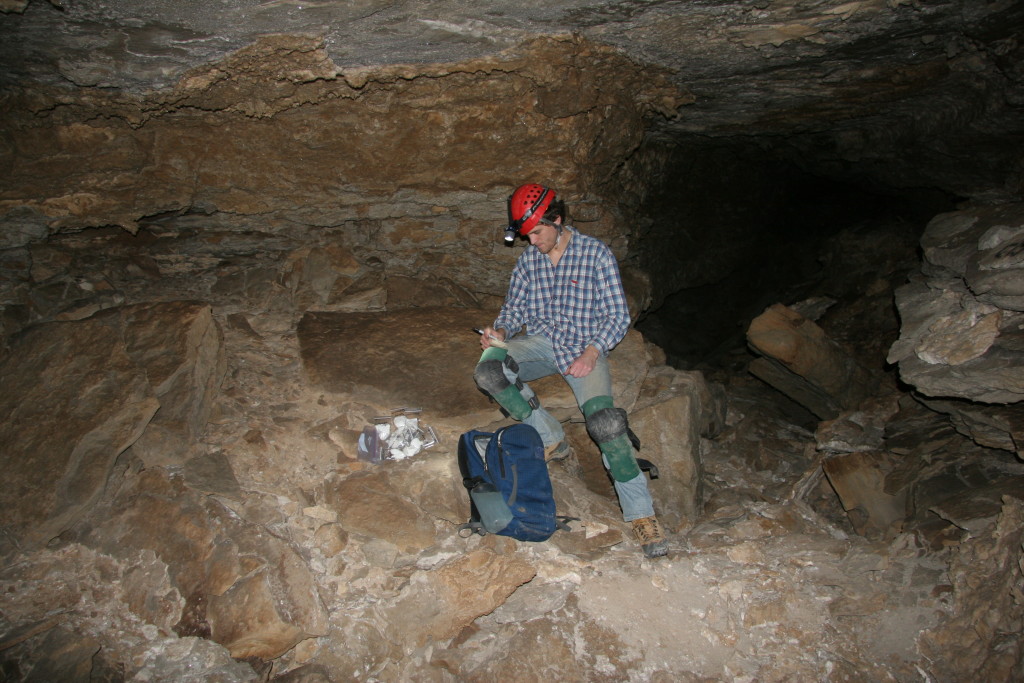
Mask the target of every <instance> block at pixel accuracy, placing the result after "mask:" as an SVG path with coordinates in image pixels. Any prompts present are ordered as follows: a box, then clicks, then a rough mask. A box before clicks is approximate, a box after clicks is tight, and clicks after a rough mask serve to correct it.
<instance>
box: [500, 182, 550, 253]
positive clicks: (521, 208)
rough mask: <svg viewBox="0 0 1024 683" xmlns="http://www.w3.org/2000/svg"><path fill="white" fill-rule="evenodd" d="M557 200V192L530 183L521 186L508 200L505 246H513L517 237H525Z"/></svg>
mask: <svg viewBox="0 0 1024 683" xmlns="http://www.w3.org/2000/svg"><path fill="white" fill-rule="evenodd" d="M554 200H555V191H554V190H552V189H550V188H547V187H544V186H543V185H538V184H537V183H529V184H527V185H520V186H519V187H518V188H517V189H516V191H515V192H513V193H512V194H511V195H509V198H508V227H507V228H505V244H512V243H513V242H514V241H515V239H516V235H517V234H519V235H525V234H527V233H528V232H530V231H531V230H533V228H534V226H536V225H537V223H538V222H540V220H541V219H542V218H543V217H544V212H545V211H547V209H548V206H550V205H551V202H553V201H554Z"/></svg>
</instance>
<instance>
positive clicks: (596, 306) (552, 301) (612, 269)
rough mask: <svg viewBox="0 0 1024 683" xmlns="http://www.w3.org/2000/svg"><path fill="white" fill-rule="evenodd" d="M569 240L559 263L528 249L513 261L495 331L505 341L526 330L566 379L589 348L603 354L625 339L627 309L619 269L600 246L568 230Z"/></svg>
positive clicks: (533, 249) (597, 241) (584, 236)
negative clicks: (550, 349)
mask: <svg viewBox="0 0 1024 683" xmlns="http://www.w3.org/2000/svg"><path fill="white" fill-rule="evenodd" d="M565 230H566V231H567V232H571V233H572V239H571V241H570V242H569V245H568V246H567V247H566V249H565V253H564V254H562V258H561V259H559V261H558V266H557V267H555V266H553V265H551V260H550V259H549V258H548V257H547V256H546V255H545V254H542V253H540V251H539V250H538V249H537V247H535V246H533V245H530V246H528V247H527V248H526V251H524V252H523V253H522V255H520V256H519V258H518V260H516V266H515V268H514V269H513V270H512V281H511V283H510V284H509V287H508V294H507V295H506V297H505V303H504V305H503V306H502V307H501V312H500V313H499V314H498V318H497V319H496V320H495V321H494V328H495V329H498V328H503V329H504V330H505V331H506V333H507V334H508V336H509V337H511V336H513V335H515V334H516V333H517V332H519V330H520V329H521V328H522V326H523V325H526V332H527V334H538V333H539V334H543V335H544V336H546V337H547V338H548V339H550V340H551V343H552V344H553V345H554V349H555V360H556V361H557V363H558V369H559V370H560V371H561V372H562V373H563V374H564V373H565V372H566V371H568V370H569V366H570V365H572V362H573V361H574V360H576V358H578V357H579V355H580V354H581V353H583V350H584V349H585V348H586V347H587V346H588V345H593V346H594V347H595V348H596V349H597V350H598V351H600V352H601V353H602V354H604V355H607V353H608V352H609V351H611V350H612V349H613V348H614V347H615V345H616V344H618V343H619V342H620V341H622V338H623V337H624V336H626V330H628V329H629V307H628V306H627V305H626V295H625V292H624V291H623V289H622V277H621V276H620V275H619V265H618V263H617V262H616V261H615V256H614V255H613V254H612V251H611V249H609V248H608V245H606V244H605V243H604V242H601V241H600V240H598V239H595V238H593V237H590V236H589V235H583V234H580V233H579V232H577V231H576V230H575V229H573V228H571V227H569V226H566V227H565Z"/></svg>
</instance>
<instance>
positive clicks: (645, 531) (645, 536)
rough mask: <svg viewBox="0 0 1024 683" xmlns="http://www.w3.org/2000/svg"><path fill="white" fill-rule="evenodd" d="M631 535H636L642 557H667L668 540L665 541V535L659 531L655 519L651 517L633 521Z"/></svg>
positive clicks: (659, 528)
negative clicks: (641, 550)
mask: <svg viewBox="0 0 1024 683" xmlns="http://www.w3.org/2000/svg"><path fill="white" fill-rule="evenodd" d="M633 533H634V534H636V539H637V540H638V541H640V547H641V548H643V551H644V555H646V556H647V557H661V556H662V555H668V540H666V539H665V534H664V533H662V531H661V525H660V524H658V518H657V517H654V516H653V515H652V516H651V517H641V518H640V519H634V520H633Z"/></svg>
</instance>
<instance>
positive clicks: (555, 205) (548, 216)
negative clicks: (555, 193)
mask: <svg viewBox="0 0 1024 683" xmlns="http://www.w3.org/2000/svg"><path fill="white" fill-rule="evenodd" d="M556 218H561V219H562V223H563V224H564V223H565V202H564V201H563V200H561V199H554V200H552V202H551V203H550V204H548V209H547V211H545V212H544V216H543V219H544V220H546V221H549V222H551V223H554V222H555V219H556Z"/></svg>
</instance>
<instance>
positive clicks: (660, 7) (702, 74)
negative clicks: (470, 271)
mask: <svg viewBox="0 0 1024 683" xmlns="http://www.w3.org/2000/svg"><path fill="white" fill-rule="evenodd" d="M0 11H2V12H3V14H0V60H2V63H3V64H4V69H3V70H2V72H0V86H3V87H4V88H5V89H6V88H18V87H21V86H24V85H26V84H31V85H32V86H35V87H43V88H58V89H59V88H72V89H76V88H77V89H83V88H85V89H101V90H104V91H117V92H123V93H133V94H136V95H139V94H141V93H146V92H153V91H159V90H161V89H163V90H168V89H170V88H173V87H174V85H175V84H176V83H179V82H180V80H181V79H182V78H183V77H184V76H185V75H186V74H188V73H189V72H190V70H194V69H196V68H200V67H203V66H208V65H211V64H215V63H217V62H219V61H221V60H224V59H226V58H228V56H229V55H231V54H232V53H235V52H237V51H239V50H241V49H243V48H245V47H247V46H249V45H252V44H253V43H255V42H256V41H257V40H258V39H259V38H260V37H261V36H267V35H268V34H290V35H303V36H312V37H314V38H315V39H316V40H318V41H320V44H321V45H322V48H323V50H324V51H325V53H326V55H327V57H328V60H329V64H331V65H333V66H332V68H334V69H335V70H336V73H335V76H340V75H342V74H352V73H356V72H359V71H360V70H365V69H368V68H379V67H387V66H398V65H403V66H405V67H406V68H408V67H410V66H411V67H413V68H420V67H423V68H427V67H428V65H438V64H448V65H451V64H459V63H471V62H473V60H480V59H487V58H493V57H495V56H499V55H502V54H505V53H507V52H509V51H514V50H515V49H517V46H521V45H523V44H524V43H526V42H528V41H530V40H533V39H536V38H537V37H552V36H555V37H562V38H564V37H566V36H571V37H573V39H574V40H578V41H586V42H588V43H589V44H596V45H600V46H606V47H608V48H611V49H612V50H614V51H616V52H618V53H620V54H622V55H625V56H626V57H628V58H629V59H630V60H631V61H633V62H634V63H636V64H637V65H639V66H640V67H641V68H649V69H652V70H656V71H658V72H662V73H664V74H667V77H668V79H669V80H670V81H671V82H672V83H673V84H674V85H675V86H676V87H677V88H678V93H679V96H678V97H677V98H676V100H675V102H674V105H675V111H670V112H664V111H662V112H661V113H662V114H666V113H667V114H668V115H666V116H659V117H653V118H652V119H651V122H650V123H649V129H648V133H649V134H650V135H652V136H653V137H655V138H657V137H659V136H660V137H661V138H664V139H669V140H672V139H685V138H686V136H692V135H699V136H732V137H737V136H739V137H743V136H747V137H750V138H751V139H753V140H755V141H756V142H755V144H758V145H760V146H761V147H763V148H770V149H772V150H774V151H775V152H777V153H779V154H781V155H788V156H789V157H791V158H794V159H800V160H802V161H803V162H804V163H805V164H807V165H809V166H812V167H815V170H818V171H821V172H825V173H831V174H834V175H842V174H844V173H854V174H857V173H859V174H861V175H862V176H867V177H872V178H874V179H876V180H878V181H880V182H882V183H886V184H889V185H894V186H903V187H912V186H937V187H940V188H942V189H944V190H947V191H950V192H955V193H959V194H961V195H964V196H975V197H991V198H995V199H999V200H1001V199H1005V198H1006V197H1017V196H1019V194H1020V192H1021V177H1022V161H1021V158H1022V152H1021V150H1022V147H1024V145H1022V140H1024V123H1022V121H1024V116H1021V113H1022V112H1021V108H1022V107H1024V78H1022V76H1024V66H1022V61H1024V60H1022V59H1021V57H1022V54H1024V48H1022V45H1021V36H1022V29H1021V27H1022V26H1024V3H1021V2H1017V1H1014V0H994V1H992V2H983V1H957V0H927V1H922V0H912V1H907V0H852V1H843V0H803V1H798V0H777V1H771V0H730V1H723V0H705V1H703V2H683V1H678V0H676V1H673V0H648V1H640V0H634V1H626V2H616V1H609V0H545V1H544V2H540V1H526V2H516V3H510V2H479V3H478V2H465V1H462V0H433V1H431V0H421V1H416V2H394V1H388V0H362V1H350V0H345V1H337V2H332V1H329V0H310V1H309V2H303V1H301V0H262V1H260V0H219V1H216V2H205V1H197V0H187V1H184V0H183V1H179V2H171V1H167V0H104V1H81V0H50V1H49V2H45V1H43V0H0ZM583 68H586V67H585V65H584V66H581V69H583ZM318 76H319V77H330V75H329V74H327V75H326V76H325V74H324V73H322V72H321V73H319V74H318Z"/></svg>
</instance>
